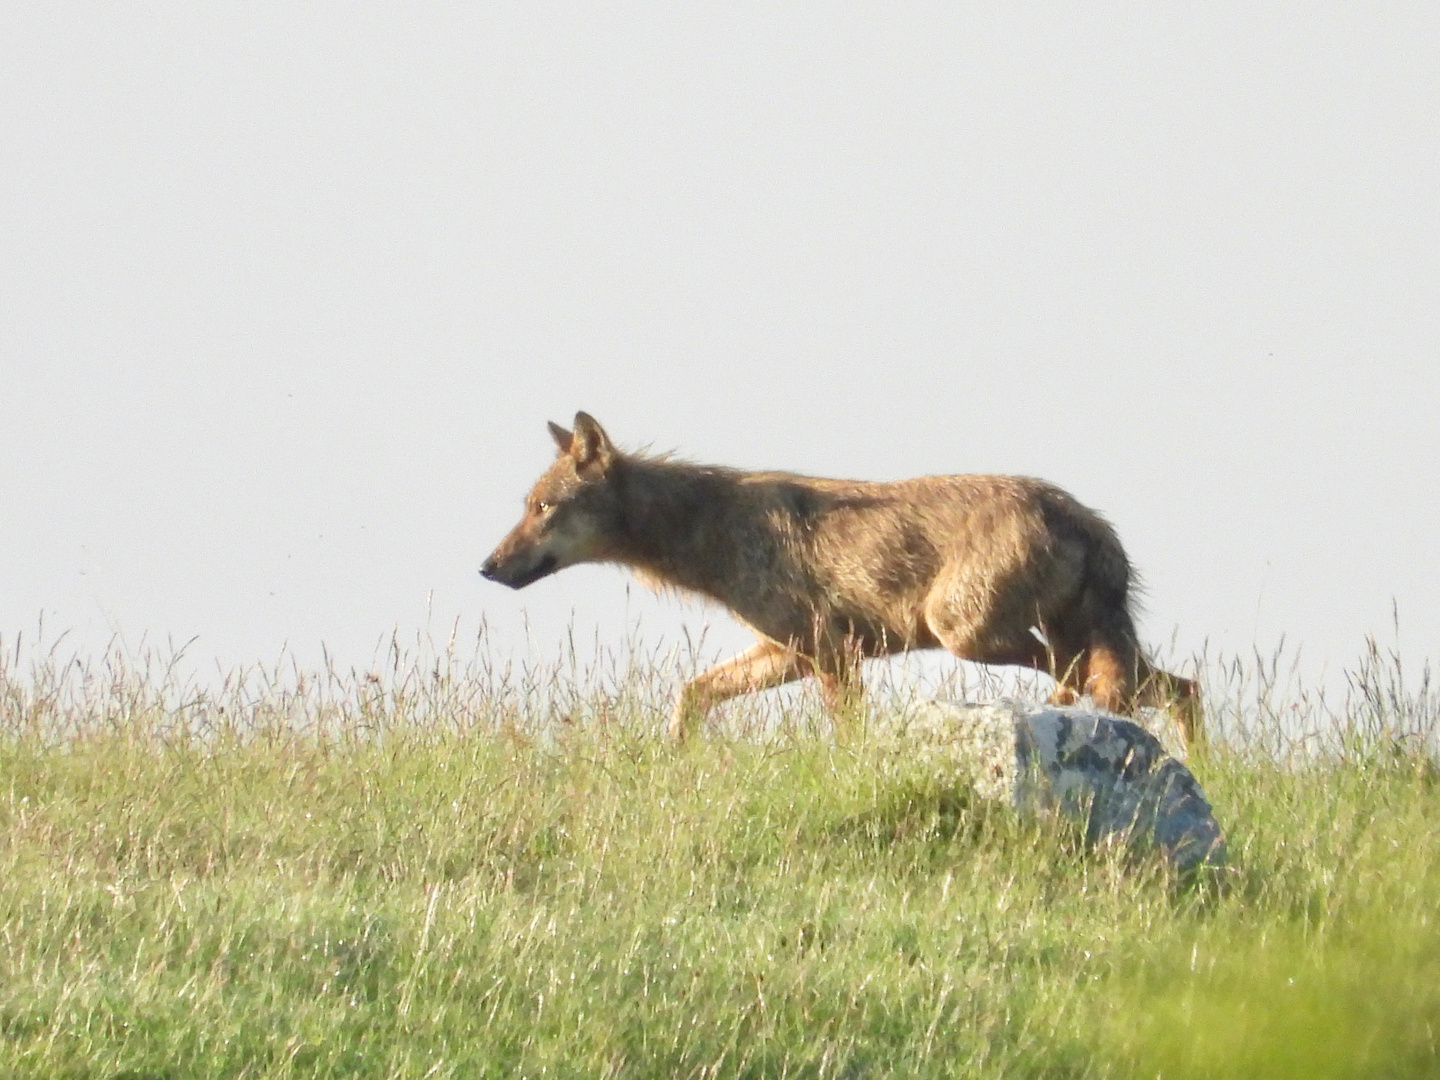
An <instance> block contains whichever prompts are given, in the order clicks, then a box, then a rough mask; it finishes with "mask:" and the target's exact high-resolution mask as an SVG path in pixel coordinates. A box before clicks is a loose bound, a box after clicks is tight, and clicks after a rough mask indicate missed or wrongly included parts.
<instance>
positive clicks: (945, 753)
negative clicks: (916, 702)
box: [893, 698, 1225, 872]
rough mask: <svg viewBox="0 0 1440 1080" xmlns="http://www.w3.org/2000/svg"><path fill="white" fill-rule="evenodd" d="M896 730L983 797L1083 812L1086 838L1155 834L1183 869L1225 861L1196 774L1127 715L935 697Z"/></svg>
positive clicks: (1022, 806)
mask: <svg viewBox="0 0 1440 1080" xmlns="http://www.w3.org/2000/svg"><path fill="white" fill-rule="evenodd" d="M893 735H894V737H895V738H896V739H897V740H901V741H902V742H903V744H904V747H905V751H906V752H907V753H912V754H919V755H920V756H921V758H922V760H923V761H924V762H925V763H926V764H927V766H933V767H935V768H936V769H938V770H940V771H941V772H943V773H947V774H949V775H950V776H952V777H953V778H954V779H955V780H957V781H959V782H964V783H968V784H970V785H972V786H973V787H974V789H975V792H976V794H978V795H980V796H981V797H982V798H987V799H993V800H998V801H1002V802H1007V803H1009V804H1010V805H1011V806H1014V807H1015V808H1016V810H1018V811H1020V812H1021V813H1032V814H1033V813H1036V812H1043V811H1051V812H1054V811H1058V812H1059V813H1062V814H1064V815H1066V816H1067V817H1071V818H1074V819H1075V820H1077V821H1080V822H1082V823H1083V824H1084V826H1085V838H1086V841H1087V843H1089V844H1091V845H1101V844H1109V843H1115V842H1122V843H1141V844H1145V843H1148V844H1152V845H1154V847H1156V848H1158V849H1159V850H1160V851H1161V852H1163V853H1164V855H1165V857H1166V858H1167V859H1168V860H1169V861H1170V863H1171V865H1172V866H1174V867H1175V868H1176V869H1177V870H1180V871H1182V872H1189V871H1192V870H1195V869H1197V868H1199V867H1201V866H1220V865H1223V864H1224V861H1225V840H1224V834H1223V833H1222V832H1221V829H1220V826H1219V824H1218V823H1217V822H1216V820H1215V816H1214V814H1212V813H1211V810H1210V804H1209V803H1208V802H1206V801H1205V795H1204V793H1203V792H1202V791H1201V790H1200V785H1199V784H1198V783H1197V782H1196V780H1195V777H1194V776H1192V775H1191V774H1190V770H1189V769H1187V768H1185V766H1184V765H1182V764H1180V762H1178V761H1176V760H1175V759H1174V758H1173V757H1171V756H1169V755H1168V754H1166V752H1165V750H1164V748H1163V747H1162V746H1161V745H1160V742H1159V741H1158V740H1157V739H1156V738H1155V736H1153V735H1151V734H1150V733H1149V732H1148V731H1146V730H1145V729H1144V728H1142V727H1140V726H1139V725H1138V724H1135V723H1132V722H1131V721H1129V720H1123V719H1121V718H1120V717H1117V716H1110V715H1108V714H1105V713H1099V712H1091V711H1088V710H1085V709H1081V708H1074V707H1062V706H1056V705H1037V704H1031V703H1027V702H1021V701H1014V700H1011V699H1008V698H1002V699H1000V700H997V701H993V702H987V703H983V704H975V703H969V702H960V701H931V702H926V703H925V704H923V705H921V706H920V707H919V708H917V709H916V710H914V712H912V713H910V714H909V715H908V716H906V717H905V718H904V719H903V720H902V721H900V723H899V725H898V727H897V728H896V730H895V731H894V732H893Z"/></svg>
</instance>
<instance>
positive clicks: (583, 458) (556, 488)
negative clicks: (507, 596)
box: [480, 412, 624, 589]
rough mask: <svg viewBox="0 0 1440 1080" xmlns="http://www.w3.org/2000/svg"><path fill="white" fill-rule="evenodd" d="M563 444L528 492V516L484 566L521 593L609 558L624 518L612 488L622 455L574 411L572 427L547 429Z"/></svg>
mask: <svg viewBox="0 0 1440 1080" xmlns="http://www.w3.org/2000/svg"><path fill="white" fill-rule="evenodd" d="M550 435H551V437H552V438H554V440H555V445H556V446H558V447H559V453H558V454H557V455H556V458H555V461H554V462H553V463H552V464H551V466H550V467H549V468H548V469H546V470H545V472H544V473H543V474H542V475H541V477H540V479H539V480H537V481H536V482H535V486H534V487H533V488H531V489H530V494H529V495H527V496H525V513H524V515H523V516H522V517H521V518H520V522H519V524H517V525H516V526H515V527H514V528H513V529H511V530H510V532H509V533H508V534H507V535H506V537H505V539H503V540H501V541H500V543H499V544H498V545H497V546H496V548H495V550H494V551H493V552H491V553H490V557H489V558H488V559H486V560H485V562H484V564H483V565H482V566H481V567H480V573H481V574H483V575H484V576H485V577H487V578H489V579H490V580H491V581H498V582H500V584H502V585H509V586H510V587H511V588H512V589H523V588H524V587H525V586H526V585H529V584H531V583H532V582H535V581H539V580H540V579H541V578H543V577H548V576H549V575H551V574H553V573H555V571H557V570H563V569H565V567H567V566H574V565H575V564H576V563H582V562H603V561H605V560H606V559H609V558H612V557H613V556H614V555H615V553H616V551H617V545H618V544H619V543H620V541H621V539H622V530H623V528H624V518H623V517H622V515H621V513H620V508H619V502H618V498H617V494H616V491H615V487H614V479H615V474H616V471H617V470H618V469H619V468H621V467H622V466H623V455H622V454H621V453H620V451H618V450H617V449H615V445H614V443H612V442H611V441H610V437H609V436H608V435H606V434H605V430H604V429H603V428H602V427H601V426H600V425H599V424H598V423H596V422H595V418H594V417H593V416H591V415H590V414H589V413H583V412H581V413H576V414H575V429H574V430H573V431H566V430H565V429H564V428H562V427H561V426H560V425H559V424H553V423H552V424H551V425H550Z"/></svg>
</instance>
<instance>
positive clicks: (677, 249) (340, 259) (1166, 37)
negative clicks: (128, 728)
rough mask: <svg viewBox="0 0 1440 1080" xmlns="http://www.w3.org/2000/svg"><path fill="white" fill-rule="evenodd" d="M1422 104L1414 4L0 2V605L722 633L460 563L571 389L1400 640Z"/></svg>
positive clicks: (1416, 530) (364, 630) (1421, 520)
mask: <svg viewBox="0 0 1440 1080" xmlns="http://www.w3.org/2000/svg"><path fill="white" fill-rule="evenodd" d="M1437 102H1440V8H1437V7H1436V6H1435V5H1434V4H1421V3H1415V4H1390V5H1380V4H1352V5H1337V4H1324V5H1283V6H1282V5H1258V6H1257V5H1256V4H1254V3H1244V4H1238V3H1229V4H1209V5H1200V6H1197V5H1178V4H1171V5H1149V6H1143V5H1130V4H1127V5H1118V4H1087V5H1027V4H1019V5H1015V4H1011V5H959V4H954V3H944V4H926V5H918V4H894V3H888V4H874V5H857V4H834V3H826V4H784V5H763V6H762V5H750V4H735V3H727V4H709V3H703V4H702V3H686V4H649V3H646V4H631V5H591V4H580V5H562V4H547V3H534V4H526V5H508V4H506V5H500V4H479V5H477V4H430V5H393V4H384V5H377V4H353V5H343V6H342V5H311V4H296V3H289V2H287V3H283V4H193V3H186V4H147V5H143V6H142V5H126V4H114V3H95V4H75V3H62V2H57V3H47V4H28V5H20V4H8V5H5V6H4V8H3V10H0V410H3V411H0V422H3V427H0V431H3V434H4V453H3V455H0V492H3V507H0V567H3V569H0V634H3V636H4V639H5V640H6V641H10V642H13V639H14V634H15V632H16V631H18V630H21V629H26V630H27V631H28V630H30V629H33V627H34V626H35V623H36V619H37V616H38V615H39V613H40V612H41V611H42V610H43V611H44V612H45V613H46V622H47V624H48V626H49V627H50V628H51V630H52V632H53V631H55V630H58V629H60V628H70V629H71V630H73V632H74V634H75V640H76V641H77V642H80V643H88V644H89V645H91V646H99V645H103V644H104V642H105V640H106V639H107V638H108V637H109V635H110V634H111V633H112V632H114V631H120V632H123V634H124V636H125V638H126V640H128V641H129V642H131V643H137V642H138V641H139V640H140V638H141V637H142V635H149V637H150V639H151V640H152V641H153V640H164V639H165V638H167V637H173V638H174V639H176V640H177V641H184V640H187V639H189V638H190V637H192V636H194V635H198V641H197V642H196V643H195V645H194V646H193V647H192V656H197V655H198V656H199V657H201V658H203V659H204V661H205V663H206V664H210V663H211V662H212V661H214V660H216V659H218V660H219V661H220V663H222V664H225V665H229V664H234V663H238V662H245V661H253V660H257V659H272V658H273V657H274V656H275V655H276V654H277V653H278V652H279V650H280V648H281V646H282V644H283V643H285V642H288V643H289V644H290V646H291V647H292V648H293V649H294V650H295V651H296V652H297V654H298V655H299V656H300V657H301V658H302V660H305V661H311V660H314V659H315V658H317V657H318V655H319V647H320V643H321V642H322V641H323V642H325V643H326V644H327V645H328V647H329V649H330V651H331V652H332V653H333V654H335V655H336V656H337V657H339V658H340V660H341V662H342V664H346V665H348V664H352V663H353V664H357V665H364V664H366V663H368V661H369V659H370V657H371V655H372V653H373V651H374V646H375V643H376V641H377V640H379V639H380V638H381V636H382V635H385V634H387V633H388V632H389V630H390V629H391V628H392V627H395V626H398V627H399V628H400V629H401V632H402V634H413V632H414V631H415V629H416V628H418V627H420V626H422V625H423V624H424V623H425V621H426V618H427V596H431V595H432V594H433V600H432V601H431V604H432V608H433V616H432V617H433V620H434V623H435V625H436V626H437V627H442V628H448V626H449V625H450V623H451V621H452V620H454V619H456V618H459V619H460V622H461V627H462V632H463V633H472V634H473V631H474V628H475V626H476V625H477V624H478V623H479V621H480V620H481V618H482V617H483V618H485V619H486V620H488V622H489V624H490V626H491V629H492V633H493V636H494V640H495V642H496V645H497V648H500V649H502V650H504V649H512V648H514V647H516V645H517V643H519V648H520V649H522V650H523V649H524V648H525V647H526V646H525V645H524V635H525V625H526V620H527V619H528V625H529V627H530V634H531V637H532V639H533V641H534V643H535V648H537V649H538V650H540V651H541V652H544V651H546V650H549V649H552V648H553V647H554V645H555V643H557V642H558V641H559V640H560V639H561V637H562V636H563V634H564V631H565V627H566V625H567V623H569V622H571V621H572V620H573V622H574V625H575V626H576V628H577V632H578V633H579V635H580V637H581V638H582V640H590V639H592V638H593V636H594V635H595V633H596V631H597V628H598V633H599V635H600V638H601V640H602V641H607V642H611V643H619V642H621V641H623V640H624V637H625V634H626V629H625V623H626V619H627V617H628V618H629V619H630V620H632V621H633V620H635V619H637V618H638V619H640V621H641V622H642V624H643V626H644V627H645V632H646V634H647V635H648V636H651V637H656V638H658V637H667V638H673V637H674V636H675V635H676V634H677V633H678V632H679V629H680V628H681V627H682V626H689V627H690V628H691V629H692V630H698V628H699V627H700V626H701V625H702V624H704V623H706V622H708V623H710V624H711V625H712V630H711V641H712V642H714V643H715V644H716V645H717V646H718V645H725V644H732V643H733V644H741V643H743V642H744V640H745V635H744V633H743V631H741V630H739V629H738V628H735V627H733V625H732V624H730V623H729V621H728V619H726V618H725V617H724V616H723V615H722V614H720V613H719V612H716V611H713V610H711V611H706V610H704V609H702V608H699V607H696V606H686V605H682V604H680V603H678V602H676V601H674V600H672V599H666V598H654V597H651V596H650V595H649V594H647V593H645V592H644V591H643V590H641V589H634V590H631V594H630V597H629V600H628V608H627V599H626V588H625V578H624V577H623V576H622V575H621V574H620V573H619V572H618V571H615V570H612V569H603V568H580V569H574V570H570V571H567V572H565V573H563V574H561V575H559V576H557V577H554V578H552V579H549V580H547V581H544V582H541V583H540V584H537V585H535V586H534V587H532V588H530V589H528V590H525V591H524V592H521V593H511V592H509V591H508V590H505V589H503V588H501V587H500V586H497V585H493V584H490V583H488V582H485V581H482V580H481V579H480V578H479V576H478V575H477V574H476V568H477V567H478V565H479V563H480V561H481V559H482V558H483V557H484V555H485V554H486V553H487V552H488V551H489V549H490V548H491V547H492V546H493V544H494V543H495V541H496V540H497V539H498V538H499V537H500V535H501V534H502V533H503V532H504V531H505V530H506V529H508V528H509V526H510V525H511V524H512V522H513V520H514V519H515V517H516V516H517V515H518V512H519V507H520V498H521V496H522V494H523V492H524V490H525V489H526V488H527V487H528V485H529V484H530V482H531V481H532V480H533V479H534V477H535V475H537V474H538V472H539V471H540V470H541V468H543V466H544V465H545V463H546V462H547V461H548V459H549V458H550V456H551V453H552V447H551V443H550V440H549V438H548V437H547V435H546V433H545V429H544V422H545V421H546V420H547V419H555V420H560V421H568V420H569V418H570V417H571V416H573V414H574V412H575V410H576V409H577V408H583V409H586V410H588V411H590V412H592V413H594V414H595V415H596V416H597V417H598V418H599V419H600V420H601V421H602V422H603V423H604V424H605V425H606V426H607V427H608V429H609V431H610V433H611V435H612V436H613V437H614V438H615V439H616V440H617V441H618V442H620V443H621V444H622V445H627V446H631V447H637V446H643V445H650V446H653V447H655V448H657V449H679V450H680V451H682V452H683V453H684V454H686V455H687V456H689V457H692V458H695V459H698V460H704V461H713V462H720V463H725V464H732V465H739V466H755V467H776V468H788V469H794V470H798V471H803V472H810V473H817V474H823V475H841V476H853V477H864V478H891V477H900V476H907V475H914V474H921V473H937V472H1015V473H1029V474H1034V475H1038V476H1043V477H1046V478H1049V479H1051V480H1054V481H1057V482H1059V483H1061V484H1063V485H1065V486H1066V487H1068V488H1070V489H1071V490H1072V491H1073V492H1074V493H1075V494H1076V495H1077V496H1078V497H1080V498H1081V499H1082V500H1083V501H1085V502H1086V503H1088V504H1090V505H1092V506H1095V507H1097V508H1099V509H1101V510H1102V511H1104V512H1105V513H1106V514H1107V515H1108V516H1109V517H1110V518H1111V519H1112V520H1113V521H1114V522H1115V524H1116V525H1117V526H1118V528H1119V530H1120V533H1121V536H1122V538H1123V539H1124V541H1125V542H1126V545H1127V547H1128V549H1129V551H1130V553H1131V555H1132V557H1133V559H1134V561H1135V563H1136V564H1137V565H1138V566H1139V567H1140V569H1141V571H1142V573H1143V575H1144V578H1145V581H1146V583H1147V585H1148V590H1147V597H1146V613H1145V616H1144V620H1143V631H1144V633H1145V635H1146V636H1147V637H1148V638H1149V639H1151V640H1156V641H1158V640H1165V639H1168V638H1169V637H1170V636H1171V634H1172V633H1175V634H1176V636H1177V637H1176V640H1177V642H1178V644H1179V647H1180V650H1181V652H1182V653H1183V652H1186V651H1188V650H1191V649H1194V648H1198V647H1199V646H1200V645H1201V643H1202V642H1204V641H1206V640H1208V641H1209V642H1210V644H1211V647H1212V649H1214V648H1220V649H1226V650H1248V649H1249V648H1250V647H1251V646H1252V645H1256V644H1258V645H1260V647H1261V648H1262V649H1268V648H1269V647H1270V646H1271V645H1273V643H1274V642H1275V640H1276V639H1277V638H1278V637H1279V636H1280V635H1281V634H1282V633H1283V634H1285V635H1287V637H1288V639H1289V640H1290V641H1291V642H1297V643H1301V644H1302V645H1303V648H1304V650H1305V655H1306V657H1307V658H1308V662H1309V663H1311V664H1314V665H1318V664H1322V663H1328V664H1330V665H1332V667H1333V666H1336V665H1343V664H1347V663H1350V662H1352V661H1353V660H1354V659H1355V657H1356V656H1357V655H1358V653H1359V651H1360V648H1361V646H1362V643H1363V638H1364V635H1366V634H1367V633H1378V634H1380V635H1381V636H1382V638H1383V639H1384V640H1386V641H1388V640H1389V639H1390V613H1391V605H1392V600H1393V601H1394V602H1395V603H1398V607H1399V613H1400V628H1401V637H1402V644H1403V647H1404V650H1405V652H1406V655H1407V656H1408V657H1410V658H1412V659H1413V660H1415V661H1417V662H1418V661H1419V660H1420V659H1421V658H1425V657H1436V656H1437V655H1440V650H1437V646H1440V571H1437V559H1436V554H1435V551H1436V537H1437V536H1440V509H1437V507H1440V499H1437V496H1436V493H1435V483H1436V477H1437V476H1440V439H1437V436H1436V415H1437V409H1440V373H1437V359H1440V125H1437V105H1436V103H1437ZM627 612H628V614H627Z"/></svg>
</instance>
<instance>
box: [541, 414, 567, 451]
mask: <svg viewBox="0 0 1440 1080" xmlns="http://www.w3.org/2000/svg"><path fill="white" fill-rule="evenodd" d="M546 423H548V424H549V425H550V437H551V438H552V439H554V440H555V445H556V446H558V447H559V448H560V452H561V453H562V454H568V453H569V452H570V443H571V440H573V439H574V436H573V435H571V434H570V432H568V431H566V430H565V429H564V428H563V427H561V426H560V425H559V424H557V423H555V421H554V420H547V421H546Z"/></svg>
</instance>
